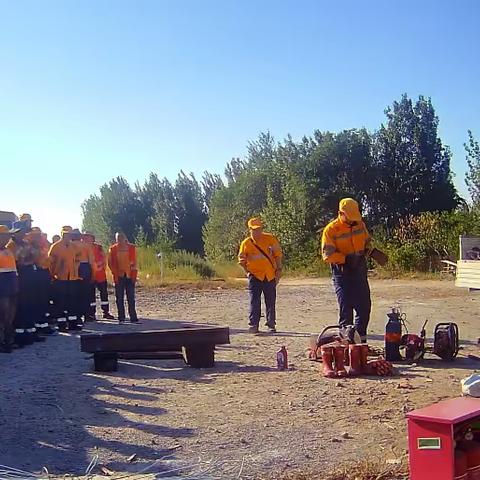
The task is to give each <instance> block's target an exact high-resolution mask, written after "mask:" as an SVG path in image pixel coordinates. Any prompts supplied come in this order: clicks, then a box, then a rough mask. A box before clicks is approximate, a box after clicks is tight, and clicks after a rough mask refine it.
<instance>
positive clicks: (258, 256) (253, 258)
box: [238, 232, 282, 282]
mask: <svg viewBox="0 0 480 480" xmlns="http://www.w3.org/2000/svg"><path fill="white" fill-rule="evenodd" d="M255 244H257V245H258V246H259V247H260V249H261V250H263V252H265V254H267V255H268V258H267V257H265V255H264V254H263V253H262V252H261V251H260V250H259V249H258V248H257V247H256V246H255ZM277 258H282V249H281V247H280V243H279V242H278V240H277V238H276V237H275V236H274V235H272V234H271V233H264V232H262V235H261V237H260V238H259V239H258V240H255V241H254V240H253V238H252V237H251V236H250V237H247V238H246V239H245V240H244V241H243V242H242V243H241V245H240V250H239V252H238V263H239V264H240V265H242V266H243V267H245V268H246V269H247V270H248V272H249V273H251V274H252V275H253V276H254V277H255V278H258V280H265V279H266V280H268V281H269V282H270V281H271V280H273V279H274V278H275V270H276V265H277V262H276V259H277Z"/></svg>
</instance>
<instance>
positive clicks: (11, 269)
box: [0, 267, 17, 273]
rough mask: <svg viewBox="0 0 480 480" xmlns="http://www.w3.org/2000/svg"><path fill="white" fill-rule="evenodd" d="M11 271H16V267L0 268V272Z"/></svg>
mask: <svg viewBox="0 0 480 480" xmlns="http://www.w3.org/2000/svg"><path fill="white" fill-rule="evenodd" d="M11 272H15V273H16V272H17V269H16V268H15V267H4V268H0V273H11Z"/></svg>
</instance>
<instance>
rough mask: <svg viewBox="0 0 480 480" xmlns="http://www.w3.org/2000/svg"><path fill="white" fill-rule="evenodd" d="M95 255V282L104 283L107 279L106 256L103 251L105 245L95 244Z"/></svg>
mask: <svg viewBox="0 0 480 480" xmlns="http://www.w3.org/2000/svg"><path fill="white" fill-rule="evenodd" d="M93 257H94V261H95V282H97V283H103V282H106V281H107V273H106V268H107V264H106V257H105V252H104V251H103V247H102V246H101V245H100V244H98V243H94V244H93Z"/></svg>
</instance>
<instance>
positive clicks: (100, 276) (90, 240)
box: [82, 232, 115, 320]
mask: <svg viewBox="0 0 480 480" xmlns="http://www.w3.org/2000/svg"><path fill="white" fill-rule="evenodd" d="M82 239H83V241H84V242H85V243H87V244H88V245H90V246H91V248H92V252H93V261H94V262H95V268H94V269H93V270H94V273H93V283H92V286H91V291H90V310H89V312H88V315H89V318H90V319H91V320H96V319H97V318H96V307H97V302H96V294H95V292H96V290H97V289H98V291H99V293H100V306H101V308H102V311H103V318H105V319H108V320H114V319H115V317H114V316H113V315H112V314H111V313H110V306H109V303H108V289H107V273H106V271H105V270H106V268H107V261H106V257H105V252H104V251H103V247H102V246H101V245H100V244H98V243H96V242H95V235H94V234H93V233H89V232H86V233H84V234H83V235H82Z"/></svg>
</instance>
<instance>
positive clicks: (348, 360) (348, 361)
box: [343, 345, 350, 367]
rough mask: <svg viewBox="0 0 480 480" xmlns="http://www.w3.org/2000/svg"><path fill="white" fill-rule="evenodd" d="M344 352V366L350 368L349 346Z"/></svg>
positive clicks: (346, 346)
mask: <svg viewBox="0 0 480 480" xmlns="http://www.w3.org/2000/svg"><path fill="white" fill-rule="evenodd" d="M343 351H344V352H345V356H344V357H343V364H344V365H345V366H346V367H348V366H350V349H349V348H348V345H345V348H344V349H343Z"/></svg>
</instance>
